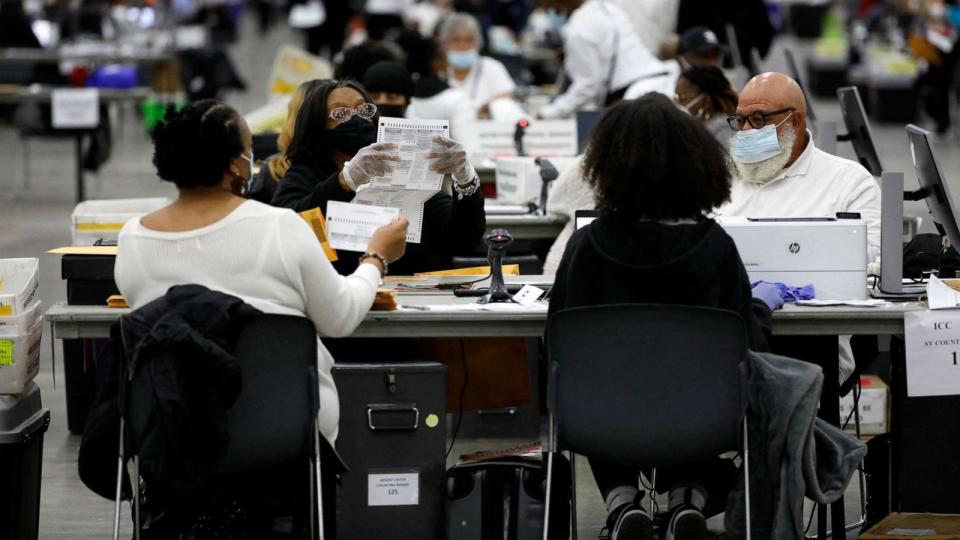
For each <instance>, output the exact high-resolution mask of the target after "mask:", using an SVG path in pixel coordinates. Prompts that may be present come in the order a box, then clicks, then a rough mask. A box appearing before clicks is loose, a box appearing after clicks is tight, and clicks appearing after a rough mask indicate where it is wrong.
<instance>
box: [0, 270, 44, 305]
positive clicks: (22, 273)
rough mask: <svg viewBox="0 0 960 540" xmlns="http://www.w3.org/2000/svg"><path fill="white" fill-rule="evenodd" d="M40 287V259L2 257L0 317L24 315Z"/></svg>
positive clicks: (35, 298)
mask: <svg viewBox="0 0 960 540" xmlns="http://www.w3.org/2000/svg"><path fill="white" fill-rule="evenodd" d="M39 288H40V260H39V259H36V258H30V259H0V317H10V316H14V315H22V314H23V313H24V312H26V311H27V309H28V308H31V307H33V303H34V302H35V301H36V300H37V290H38V289H39Z"/></svg>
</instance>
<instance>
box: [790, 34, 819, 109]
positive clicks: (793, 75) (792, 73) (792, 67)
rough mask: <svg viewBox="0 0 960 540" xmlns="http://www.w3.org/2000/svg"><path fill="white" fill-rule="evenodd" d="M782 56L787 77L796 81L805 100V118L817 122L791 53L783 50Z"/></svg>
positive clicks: (808, 94) (808, 95)
mask: <svg viewBox="0 0 960 540" xmlns="http://www.w3.org/2000/svg"><path fill="white" fill-rule="evenodd" d="M783 56H784V58H785V59H786V61H787V75H790V77H791V78H792V79H793V80H795V81H797V84H799V85H800V90H801V91H803V95H804V96H805V97H806V98H807V118H808V119H809V120H810V121H811V122H816V121H817V114H816V113H815V112H814V111H813V105H812V104H811V103H810V93H809V92H807V87H806V85H804V84H803V77H801V76H800V69H799V68H797V60H796V58H794V57H793V51H792V50H790V49H787V48H785V49H783Z"/></svg>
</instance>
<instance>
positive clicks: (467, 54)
mask: <svg viewBox="0 0 960 540" xmlns="http://www.w3.org/2000/svg"><path fill="white" fill-rule="evenodd" d="M478 58H480V53H479V52H478V51H477V50H476V49H473V50H469V51H448V52H447V62H448V63H449V64H450V65H451V66H453V68H454V69H470V68H471V67H473V65H474V64H476V63H477V59H478Z"/></svg>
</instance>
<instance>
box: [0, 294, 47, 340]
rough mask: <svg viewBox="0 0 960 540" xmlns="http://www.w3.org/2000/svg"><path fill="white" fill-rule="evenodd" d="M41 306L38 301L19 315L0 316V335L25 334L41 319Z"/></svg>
mask: <svg viewBox="0 0 960 540" xmlns="http://www.w3.org/2000/svg"><path fill="white" fill-rule="evenodd" d="M42 306H43V303H42V302H40V301H39V300H38V301H36V302H34V303H33V305H32V306H30V307H28V308H27V309H26V310H24V312H23V313H21V314H20V315H10V316H6V317H3V316H0V335H7V334H25V333H27V332H28V331H29V330H30V328H32V327H33V325H34V324H36V323H37V321H39V320H40V319H41V318H42V317H43V309H42Z"/></svg>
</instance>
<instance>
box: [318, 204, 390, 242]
mask: <svg viewBox="0 0 960 540" xmlns="http://www.w3.org/2000/svg"><path fill="white" fill-rule="evenodd" d="M399 214H400V210H399V209H397V208H390V207H382V206H371V205H365V204H352V203H343V202H337V201H328V202H327V236H328V237H329V238H330V247H332V248H333V249H342V250H346V251H358V252H361V253H362V252H364V251H366V250H367V244H368V243H369V242H370V237H371V236H373V231H375V230H377V228H379V227H381V226H383V225H386V224H387V223H390V222H391V221H393V220H394V219H395V218H396V217H397V216H398V215H399Z"/></svg>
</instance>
